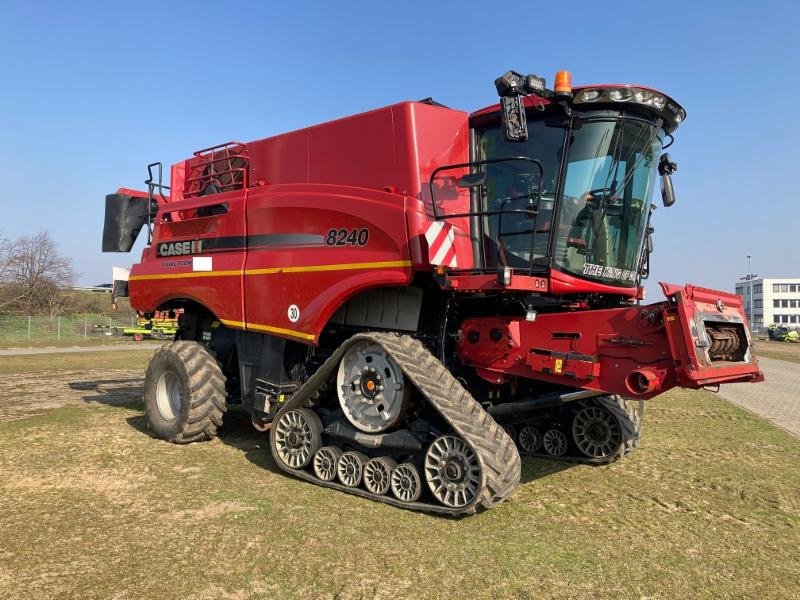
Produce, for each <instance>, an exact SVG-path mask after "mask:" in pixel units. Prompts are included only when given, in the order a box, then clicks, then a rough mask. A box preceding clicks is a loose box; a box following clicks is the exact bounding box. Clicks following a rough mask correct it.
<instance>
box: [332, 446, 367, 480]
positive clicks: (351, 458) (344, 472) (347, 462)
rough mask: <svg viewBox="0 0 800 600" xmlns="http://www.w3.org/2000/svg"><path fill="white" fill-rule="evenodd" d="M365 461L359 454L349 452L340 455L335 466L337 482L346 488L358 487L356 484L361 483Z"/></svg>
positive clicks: (364, 457)
mask: <svg viewBox="0 0 800 600" xmlns="http://www.w3.org/2000/svg"><path fill="white" fill-rule="evenodd" d="M367 460H368V459H367V457H366V456H364V455H363V454H362V453H361V452H353V451H350V452H345V453H344V454H342V456H341V457H340V458H339V462H338V463H337V465H336V474H337V475H338V476H339V481H341V482H342V484H343V485H346V486H347V487H358V484H359V483H361V477H362V476H363V474H364V465H365V464H366V463H367Z"/></svg>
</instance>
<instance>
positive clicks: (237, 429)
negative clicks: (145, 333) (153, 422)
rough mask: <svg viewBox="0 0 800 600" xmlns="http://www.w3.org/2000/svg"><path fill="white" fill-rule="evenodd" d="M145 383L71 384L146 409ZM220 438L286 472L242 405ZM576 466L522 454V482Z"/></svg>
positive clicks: (139, 421)
mask: <svg viewBox="0 0 800 600" xmlns="http://www.w3.org/2000/svg"><path fill="white" fill-rule="evenodd" d="M142 385H143V379H142V378H140V377H134V378H127V379H102V380H92V381H76V382H72V383H70V384H69V386H70V388H72V389H74V390H78V391H85V392H93V393H91V394H88V395H85V396H83V397H82V400H83V401H84V402H87V403H100V404H106V405H109V406H116V407H119V406H126V407H128V408H131V409H134V410H138V411H143V406H142V402H141V400H142ZM126 421H127V423H128V425H130V426H131V427H132V428H133V429H135V430H136V431H138V432H140V433H143V434H144V435H148V436H149V435H150V432H149V430H148V428H147V421H146V419H145V416H144V414H137V415H134V416H130V417H127V419H126ZM218 438H219V440H220V441H221V442H222V443H223V444H226V445H228V446H231V447H233V448H236V449H237V450H239V451H240V452H242V454H244V456H245V458H246V459H247V460H248V461H250V462H251V463H253V464H254V465H256V466H258V467H261V468H263V469H266V470H267V471H270V472H271V473H278V474H283V471H281V470H280V469H279V468H278V466H277V465H276V464H275V461H274V460H273V459H272V456H271V454H270V451H269V434H268V433H263V432H259V431H257V430H256V429H254V428H253V426H252V424H251V422H250V416H249V415H248V414H247V413H246V412H245V411H244V410H243V409H242V407H241V405H236V404H234V405H230V406H229V407H228V412H227V413H226V414H225V419H224V422H223V425H222V427H220V429H219V431H218ZM573 466H575V464H574V463H571V462H565V461H559V460H549V459H546V458H539V457H527V456H523V457H522V476H521V479H520V483H521V484H524V483H529V482H531V481H535V480H537V479H541V478H543V477H547V476H549V475H553V474H555V473H558V472H560V471H564V470H566V469H569V468H571V467H573Z"/></svg>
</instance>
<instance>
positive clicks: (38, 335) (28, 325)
mask: <svg viewBox="0 0 800 600" xmlns="http://www.w3.org/2000/svg"><path fill="white" fill-rule="evenodd" d="M135 326H136V317H135V316H130V317H121V318H118V317H106V316H104V315H69V316H63V317H32V316H9V315H0V343H9V342H10V343H16V342H53V341H80V340H90V339H101V338H103V337H106V336H112V335H115V334H119V333H121V331H122V329H123V328H125V327H135Z"/></svg>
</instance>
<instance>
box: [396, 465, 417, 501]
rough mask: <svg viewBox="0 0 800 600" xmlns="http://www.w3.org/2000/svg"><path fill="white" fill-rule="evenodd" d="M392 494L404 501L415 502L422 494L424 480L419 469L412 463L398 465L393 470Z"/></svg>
mask: <svg viewBox="0 0 800 600" xmlns="http://www.w3.org/2000/svg"><path fill="white" fill-rule="evenodd" d="M391 488H392V494H394V497H395V498H397V499H398V500H402V501H403V502H414V501H415V500H417V499H419V497H420V495H422V481H421V480H420V477H419V471H417V468H416V467H415V466H414V465H412V464H410V463H403V464H402V465H397V466H396V467H395V468H394V471H392V477H391Z"/></svg>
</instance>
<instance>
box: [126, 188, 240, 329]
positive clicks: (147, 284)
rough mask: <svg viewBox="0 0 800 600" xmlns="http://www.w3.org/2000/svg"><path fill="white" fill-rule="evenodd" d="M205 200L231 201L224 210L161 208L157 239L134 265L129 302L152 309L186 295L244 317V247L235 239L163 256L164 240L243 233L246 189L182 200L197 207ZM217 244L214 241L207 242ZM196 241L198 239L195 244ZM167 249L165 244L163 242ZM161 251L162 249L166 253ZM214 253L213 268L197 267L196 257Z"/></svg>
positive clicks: (218, 311)
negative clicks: (174, 213)
mask: <svg viewBox="0 0 800 600" xmlns="http://www.w3.org/2000/svg"><path fill="white" fill-rule="evenodd" d="M203 200H205V202H206V205H212V204H219V203H221V202H223V203H225V204H227V206H228V209H227V212H226V213H225V214H221V215H214V216H205V217H196V216H195V218H188V217H189V214H188V213H190V212H194V213H195V214H196V212H197V211H196V210H193V211H192V210H186V211H182V212H183V213H184V216H185V217H186V218H184V219H182V220H177V221H166V220H165V216H164V215H165V214H166V213H165V212H162V213H161V214H160V215H159V217H158V219H157V221H156V224H155V230H154V238H153V243H152V245H151V246H150V247H149V248H146V249H145V251H144V252H143V253H142V262H141V263H139V264H136V265H134V266H133V267H132V269H131V275H130V284H129V291H130V297H131V306H134V307H136V308H137V309H138V310H142V311H153V310H155V309H157V308H158V307H159V306H161V305H162V304H164V303H165V302H167V301H169V300H174V299H177V298H188V299H191V300H195V301H196V302H199V303H201V304H203V305H204V306H206V307H208V308H209V309H210V310H211V311H212V312H214V314H215V315H217V317H219V318H221V319H226V320H230V321H242V320H243V316H244V312H243V303H242V269H243V267H244V257H245V253H244V248H243V247H236V246H235V245H233V246H229V247H223V248H220V249H214V250H213V251H208V252H202V251H201V252H199V253H193V254H176V255H167V256H159V250H160V249H162V244H170V243H175V242H184V241H196V240H201V241H204V242H207V243H208V242H212V241H213V242H218V241H219V240H220V238H236V237H241V236H242V235H243V232H244V231H245V212H244V194H243V193H242V192H229V193H225V194H214V195H213V196H206V197H204V198H203V199H196V200H190V201H181V204H186V205H187V207H188V206H189V204H191V205H192V208H194V209H196V207H197V206H198V205H202V203H203ZM208 245H209V246H213V244H210V243H209V244H208ZM196 247H197V246H196V245H195V246H194V247H193V248H192V250H194V249H195V248H196ZM163 249H166V248H163ZM162 254H163V253H162ZM197 257H206V258H210V261H211V270H209V271H196V270H194V269H195V268H196V265H195V261H194V259H195V258H197Z"/></svg>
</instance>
